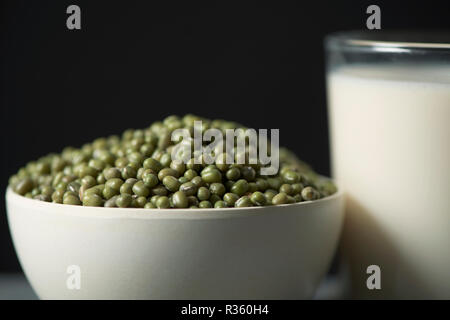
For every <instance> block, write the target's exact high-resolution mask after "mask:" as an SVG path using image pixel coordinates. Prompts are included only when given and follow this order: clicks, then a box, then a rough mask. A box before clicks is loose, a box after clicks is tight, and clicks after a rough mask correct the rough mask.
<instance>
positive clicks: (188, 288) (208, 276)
mask: <svg viewBox="0 0 450 320" xmlns="http://www.w3.org/2000/svg"><path fill="white" fill-rule="evenodd" d="M6 202H7V210H8V221H9V227H10V230H11V234H12V237H13V241H14V246H15V248H16V251H17V254H18V256H19V260H20V263H21V265H22V267H23V269H24V271H25V274H26V276H27V278H28V280H29V281H30V283H31V285H32V287H33V288H34V290H35V291H36V293H37V294H38V296H39V297H40V298H42V299H307V298H311V297H312V296H313V294H314V291H315V289H316V287H317V286H318V283H319V281H320V280H321V278H322V277H323V276H324V275H325V273H326V271H327V270H328V267H329V264H330V262H331V259H332V257H333V254H334V251H335V249H336V245H337V242H338V238H339V234H340V230H341V224H342V220H343V196H342V192H341V191H339V192H338V193H336V194H334V195H332V196H330V197H327V198H324V199H321V200H318V201H314V202H302V203H297V204H290V205H281V206H270V207H256V208H228V209H201V210H194V209H177V210H170V209H169V210H168V209H166V210H164V209H129V208H124V209H121V208H95V207H81V206H70V205H61V204H54V203H47V202H41V201H36V200H31V199H28V198H25V197H22V196H20V195H17V194H15V193H14V192H13V191H12V190H10V189H8V190H7V194H6ZM74 265H75V266H78V267H79V271H80V272H79V275H80V277H77V275H78V273H77V269H76V268H77V267H76V268H75V269H70V268H69V269H68V267H69V266H74ZM68 271H69V273H68ZM71 272H72V273H71ZM73 272H75V273H73ZM77 279H79V280H80V282H79V284H80V289H76V288H75V289H74V288H73V285H74V284H76V283H77ZM68 281H69V283H72V286H67V282H68ZM73 281H75V282H73ZM69 288H71V289H69Z"/></svg>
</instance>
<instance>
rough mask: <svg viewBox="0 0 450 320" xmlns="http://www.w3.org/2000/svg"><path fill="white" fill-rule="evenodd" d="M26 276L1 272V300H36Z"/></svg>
mask: <svg viewBox="0 0 450 320" xmlns="http://www.w3.org/2000/svg"><path fill="white" fill-rule="evenodd" d="M341 287H342V286H341V283H340V281H338V279H336V278H328V279H326V280H325V281H324V282H323V283H322V284H321V286H320V287H319V289H318V290H317V292H316V296H315V299H318V300H327V299H340V298H341V297H342V289H341ZM36 299H38V297H37V296H36V294H35V293H34V291H33V289H32V288H31V286H30V284H29V283H28V281H27V279H26V278H25V276H24V275H23V274H21V273H17V274H15V273H12V274H0V300H36Z"/></svg>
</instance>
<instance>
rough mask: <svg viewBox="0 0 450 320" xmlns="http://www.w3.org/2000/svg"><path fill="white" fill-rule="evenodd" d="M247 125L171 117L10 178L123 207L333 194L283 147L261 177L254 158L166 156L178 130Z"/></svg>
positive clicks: (57, 198)
mask: <svg viewBox="0 0 450 320" xmlns="http://www.w3.org/2000/svg"><path fill="white" fill-rule="evenodd" d="M197 120H201V121H202V123H203V125H204V128H203V129H206V128H217V129H220V130H222V131H223V132H225V130H226V129H235V128H243V129H245V127H243V126H241V125H239V124H237V123H235V122H230V121H224V120H208V119H204V118H200V117H197V116H194V115H190V114H188V115H185V116H184V117H178V116H169V117H167V118H166V119H164V120H163V121H158V122H154V123H153V124H152V125H150V127H148V128H146V129H137V130H133V129H128V130H126V131H125V132H123V134H122V135H121V136H120V137H119V136H110V137H107V138H98V139H96V140H94V141H93V142H92V143H88V144H85V145H83V146H82V147H81V148H78V149H77V148H73V147H67V148H65V149H64V150H63V151H62V152H61V153H60V154H49V155H47V156H44V157H42V158H40V159H38V160H37V161H32V162H30V163H28V164H27V165H26V166H25V167H23V168H21V169H20V170H19V171H18V172H17V174H15V175H13V176H12V177H11V178H10V180H9V185H10V187H11V188H12V189H13V190H14V191H15V192H16V193H18V194H20V195H22V196H25V197H27V198H32V199H37V200H41V201H46V202H53V203H60V204H67V205H83V206H93V207H110V208H113V207H120V208H128V207H131V208H199V209H201V208H229V207H252V206H267V205H281V204H291V203H296V202H301V201H311V200H317V199H320V198H323V197H326V196H329V195H331V194H333V193H335V192H336V187H335V186H334V185H333V183H332V182H331V181H330V180H329V179H326V178H323V177H321V176H319V175H317V174H316V173H315V172H314V171H313V170H312V169H311V168H310V167H309V166H308V165H306V164H305V163H303V162H302V161H300V160H299V159H298V158H297V157H296V156H295V155H294V154H292V153H291V152H290V151H288V150H286V149H283V148H281V149H280V168H279V170H278V173H277V174H276V175H273V176H263V175H260V172H259V169H260V165H259V164H250V163H244V164H230V165H227V164H224V163H223V161H219V160H217V159H216V162H215V163H214V164H209V165H208V164H198V163H196V162H195V161H194V159H191V160H190V161H188V162H187V163H183V162H181V161H179V160H172V159H171V150H172V148H173V147H174V146H175V145H176V143H174V142H172V141H171V133H172V132H173V130H175V129H179V128H187V129H189V130H190V132H192V130H193V123H194V121H197Z"/></svg>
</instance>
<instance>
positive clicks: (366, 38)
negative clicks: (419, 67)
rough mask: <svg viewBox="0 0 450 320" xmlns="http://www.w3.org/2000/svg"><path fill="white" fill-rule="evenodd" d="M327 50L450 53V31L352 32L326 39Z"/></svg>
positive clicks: (337, 33) (333, 34) (333, 35)
mask: <svg viewBox="0 0 450 320" xmlns="http://www.w3.org/2000/svg"><path fill="white" fill-rule="evenodd" d="M325 47H326V49H327V50H336V49H338V50H342V49H345V48H348V49H349V48H353V49H358V48H361V49H373V50H382V51H392V52H404V51H411V50H415V49H416V50H444V51H450V30H374V31H370V30H350V31H338V32H334V33H331V34H329V35H327V36H326V37H325Z"/></svg>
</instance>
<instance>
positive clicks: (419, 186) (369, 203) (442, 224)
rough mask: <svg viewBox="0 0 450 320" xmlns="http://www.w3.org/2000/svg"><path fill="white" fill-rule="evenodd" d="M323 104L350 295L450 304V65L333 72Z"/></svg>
mask: <svg viewBox="0 0 450 320" xmlns="http://www.w3.org/2000/svg"><path fill="white" fill-rule="evenodd" d="M328 104H329V116H330V130H331V131H330V132H331V145H332V170H333V175H334V177H335V178H336V179H337V181H339V182H341V183H342V184H343V186H344V188H345V190H346V192H347V216H346V223H345V229H344V234H343V242H342V244H343V252H344V254H345V256H346V258H347V261H348V262H349V266H350V268H351V278H352V289H353V295H354V296H355V297H360V298H364V297H369V298H378V297H380V298H381V297H382V298H446V299H450V67H438V66H435V67H432V66H428V67H418V66H403V67H400V66H399V67H392V66H383V65H377V66H376V67H369V66H366V67H365V66H358V67H352V68H342V69H338V70H337V71H334V72H331V73H330V74H329V75H328ZM372 264H375V265H378V266H380V268H381V290H368V289H367V286H366V280H367V278H368V277H369V274H367V273H366V269H367V267H368V266H369V265H372Z"/></svg>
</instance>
